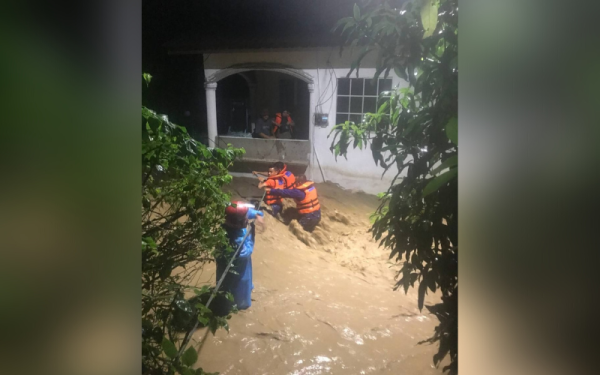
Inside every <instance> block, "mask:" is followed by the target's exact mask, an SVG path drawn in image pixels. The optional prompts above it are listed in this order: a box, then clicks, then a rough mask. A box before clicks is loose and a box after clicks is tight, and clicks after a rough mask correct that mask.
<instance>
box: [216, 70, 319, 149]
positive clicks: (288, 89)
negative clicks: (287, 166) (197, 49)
mask: <svg viewBox="0 0 600 375" xmlns="http://www.w3.org/2000/svg"><path fill="white" fill-rule="evenodd" d="M233 75H238V76H241V77H242V78H244V79H245V80H246V82H247V83H248V86H249V90H250V93H249V97H250V98H249V100H248V101H249V102H251V103H250V104H249V105H250V107H251V109H250V111H249V112H250V115H251V117H254V116H256V115H257V114H258V113H259V111H260V110H261V109H262V108H263V107H269V110H270V111H271V113H272V114H274V113H276V112H280V111H282V110H284V109H287V110H290V111H292V114H293V115H294V116H293V118H294V121H296V123H297V124H298V123H299V121H300V122H301V124H304V126H301V127H299V130H300V131H299V132H298V136H299V137H301V138H302V139H305V140H309V141H310V140H312V132H313V131H312V130H313V129H312V127H313V121H312V118H313V113H314V107H315V102H316V101H315V98H314V86H313V79H312V77H311V76H310V75H309V74H307V73H306V72H304V71H302V70H299V69H295V68H292V67H289V66H285V65H281V64H273V63H251V64H238V65H233V66H231V67H229V68H225V69H220V70H217V71H215V72H213V73H212V74H210V75H209V76H208V77H207V78H206V83H205V89H206V107H207V120H208V121H207V122H208V139H209V146H216V145H218V140H217V137H218V136H219V135H222V134H223V131H222V130H221V127H220V126H218V122H219V121H218V116H217V113H218V111H217V105H218V103H217V95H216V91H217V87H218V85H219V84H220V82H225V81H223V80H225V79H227V77H230V76H233ZM269 80H274V81H275V82H277V85H273V84H268V83H266V82H269ZM261 82H263V83H265V85H264V86H267V87H269V88H268V89H266V90H267V91H268V92H267V94H265V95H266V96H264V95H262V94H261V90H263V91H264V90H265V87H262V88H261V86H262V85H261ZM275 87H277V89H275ZM269 94H270V96H271V97H272V98H275V99H268V100H267V99H264V100H263V99H261V98H263V97H264V98H266V97H268V95H269ZM273 107H274V108H273ZM278 107H279V108H278ZM285 107H291V108H285ZM292 108H293V110H292ZM294 112H296V113H294ZM223 129H224V127H223Z"/></svg>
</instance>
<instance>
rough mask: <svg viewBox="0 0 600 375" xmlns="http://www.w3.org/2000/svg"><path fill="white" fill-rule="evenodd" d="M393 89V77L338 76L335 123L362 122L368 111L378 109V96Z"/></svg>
mask: <svg viewBox="0 0 600 375" xmlns="http://www.w3.org/2000/svg"><path fill="white" fill-rule="evenodd" d="M391 89H392V80H391V79H389V78H388V79H378V80H377V81H374V80H372V79H369V78H367V79H365V78H338V89H337V110H336V118H335V123H336V124H341V123H343V122H345V121H354V122H355V123H360V122H362V119H363V116H364V115H365V113H367V112H371V113H372V112H376V111H377V97H378V95H379V94H381V93H382V92H383V91H389V90H391Z"/></svg>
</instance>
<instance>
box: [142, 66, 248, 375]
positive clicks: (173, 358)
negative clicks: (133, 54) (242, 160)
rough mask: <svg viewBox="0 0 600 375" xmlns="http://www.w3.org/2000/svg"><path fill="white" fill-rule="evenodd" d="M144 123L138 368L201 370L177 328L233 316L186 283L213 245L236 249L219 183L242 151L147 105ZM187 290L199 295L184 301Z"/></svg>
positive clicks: (218, 323) (187, 374) (219, 323)
mask: <svg viewBox="0 0 600 375" xmlns="http://www.w3.org/2000/svg"><path fill="white" fill-rule="evenodd" d="M144 79H145V80H146V83H149V81H150V79H151V76H150V75H148V74H144ZM142 129H143V131H142V176H141V177H142V207H141V208H142V280H141V281H142V369H143V370H142V373H143V374H175V373H179V374H183V375H191V374H197V375H199V374H204V371H203V370H202V369H196V370H193V369H192V367H193V366H194V364H195V363H196V361H197V359H198V355H197V353H196V351H195V349H194V348H192V347H188V348H187V349H186V345H185V344H186V339H185V338H187V334H186V337H185V338H184V339H183V341H182V340H181V331H188V332H189V330H190V329H191V328H192V327H193V326H194V325H195V322H196V321H198V322H199V323H200V326H208V327H209V328H210V330H211V331H212V332H213V334H214V332H215V331H216V330H217V329H218V328H220V327H223V328H226V329H229V327H228V325H227V320H228V319H229V318H230V317H231V315H229V314H228V312H226V313H225V314H224V313H222V312H221V311H217V310H219V303H215V304H212V305H211V306H210V308H207V306H206V302H207V300H208V294H209V293H210V292H211V291H212V289H211V288H209V287H208V286H204V287H203V288H201V289H195V288H194V287H192V286H190V285H189V284H190V283H191V281H192V279H193V276H194V275H195V274H196V272H197V271H198V270H199V269H200V268H201V267H202V266H203V265H204V264H206V263H207V262H212V261H213V260H214V256H215V252H216V251H226V252H233V250H232V249H231V247H230V246H229V241H228V239H227V237H226V233H225V231H224V230H223V229H221V224H222V223H223V220H224V214H225V208H226V207H227V205H228V203H229V201H230V196H229V195H228V194H225V193H223V192H222V190H221V187H222V186H223V185H225V184H227V183H229V182H230V181H231V176H230V175H229V174H228V171H227V168H228V167H229V166H230V165H231V164H232V162H233V161H234V160H235V158H236V157H238V156H240V155H241V154H242V153H243V150H240V149H233V148H231V147H229V148H226V149H216V148H215V149H209V148H207V147H205V146H204V145H202V144H200V143H198V142H197V141H195V140H194V139H193V138H191V137H190V136H189V134H188V133H187V131H186V129H185V128H184V127H181V126H177V125H175V124H173V123H171V122H169V120H168V118H167V117H166V116H164V115H158V114H156V113H155V112H154V111H152V110H150V109H148V108H146V107H142ZM188 290H194V292H195V293H196V295H197V296H199V298H195V299H191V300H187V299H185V298H184V293H185V292H186V291H188ZM225 297H227V298H230V299H231V296H230V295H227V296H224V295H221V296H220V299H223V298H225ZM220 299H219V298H218V299H216V301H217V302H218V301H219V300H220ZM221 305H222V303H221ZM221 310H222V309H221Z"/></svg>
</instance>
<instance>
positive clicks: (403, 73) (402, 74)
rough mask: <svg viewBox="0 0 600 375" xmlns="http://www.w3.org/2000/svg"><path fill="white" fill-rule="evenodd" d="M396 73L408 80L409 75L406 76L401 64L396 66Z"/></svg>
mask: <svg viewBox="0 0 600 375" xmlns="http://www.w3.org/2000/svg"><path fill="white" fill-rule="evenodd" d="M394 73H396V75H397V76H398V77H400V78H402V79H403V80H405V81H407V82H408V77H407V76H406V72H405V71H404V69H401V68H400V67H399V66H394Z"/></svg>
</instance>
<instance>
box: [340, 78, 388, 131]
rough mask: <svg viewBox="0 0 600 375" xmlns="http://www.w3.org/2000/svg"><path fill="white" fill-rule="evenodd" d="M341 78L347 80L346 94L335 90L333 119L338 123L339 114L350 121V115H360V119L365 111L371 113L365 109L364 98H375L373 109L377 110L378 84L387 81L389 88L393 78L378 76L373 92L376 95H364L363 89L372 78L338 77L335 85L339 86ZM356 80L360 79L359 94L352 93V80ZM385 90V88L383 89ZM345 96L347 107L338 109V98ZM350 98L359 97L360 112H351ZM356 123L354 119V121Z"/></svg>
mask: <svg viewBox="0 0 600 375" xmlns="http://www.w3.org/2000/svg"><path fill="white" fill-rule="evenodd" d="M342 79H347V80H349V82H348V94H340V93H339V90H336V91H337V92H336V108H335V120H336V124H339V123H340V122H339V121H338V117H339V116H340V115H342V116H345V117H346V119H345V120H344V121H352V120H350V119H351V117H352V116H360V118H361V121H362V119H364V116H365V113H372V112H371V111H365V98H374V99H375V111H377V102H378V100H379V95H380V94H381V93H380V86H381V83H382V82H386V81H388V82H389V85H390V89H391V87H392V86H393V80H392V79H391V78H378V79H377V86H376V88H375V92H376V95H365V89H366V87H367V85H370V84H371V83H370V82H369V81H371V80H372V78H346V77H343V78H342V77H340V78H338V84H337V87H338V88H339V86H340V85H339V80H342ZM356 80H361V81H362V93H361V94H360V95H359V94H352V84H353V82H355V81H356ZM384 91H386V90H384ZM340 97H342V98H347V99H348V108H346V109H345V110H343V111H342V110H340V108H339V105H338V103H339V98H340ZM352 98H361V112H360V113H359V112H353V111H352ZM355 123H356V121H355Z"/></svg>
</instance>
